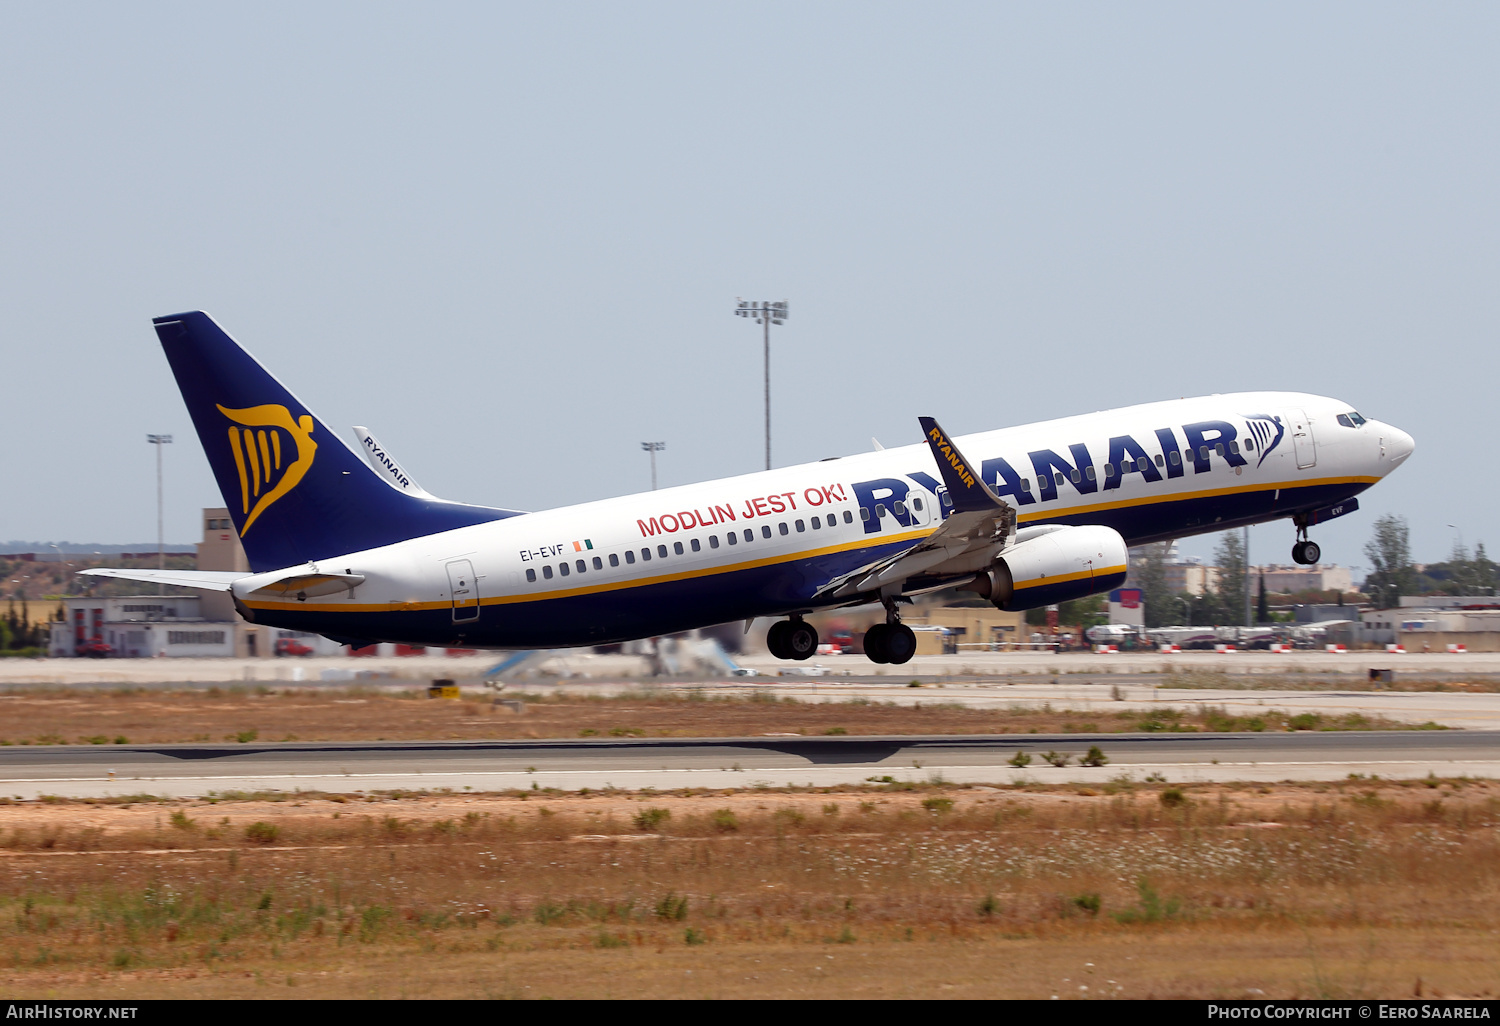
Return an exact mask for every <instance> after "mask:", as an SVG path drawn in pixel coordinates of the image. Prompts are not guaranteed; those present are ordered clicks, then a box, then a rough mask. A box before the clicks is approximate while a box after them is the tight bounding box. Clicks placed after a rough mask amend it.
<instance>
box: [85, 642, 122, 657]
mask: <svg viewBox="0 0 1500 1026" xmlns="http://www.w3.org/2000/svg"><path fill="white" fill-rule="evenodd" d="M77 654H78V655H81V656H88V657H89V658H90V659H106V658H108V657H109V656H112V655H114V654H115V650H114V646H112V645H106V644H105V643H104V642H102V641H90V642H88V643H86V644H83V645H79V646H78V649H77Z"/></svg>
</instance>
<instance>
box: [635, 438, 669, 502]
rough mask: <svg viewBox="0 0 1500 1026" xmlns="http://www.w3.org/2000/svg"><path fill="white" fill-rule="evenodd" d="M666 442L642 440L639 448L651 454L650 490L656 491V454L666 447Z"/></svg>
mask: <svg viewBox="0 0 1500 1026" xmlns="http://www.w3.org/2000/svg"><path fill="white" fill-rule="evenodd" d="M666 447H667V443H666V442H642V443H641V448H642V449H645V450H646V451H647V452H649V453H650V454H651V490H652V491H653V492H654V491H656V454H657V453H659V452H662V451H663V450H664V449H666Z"/></svg>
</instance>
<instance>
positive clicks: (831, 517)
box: [828, 512, 849, 527]
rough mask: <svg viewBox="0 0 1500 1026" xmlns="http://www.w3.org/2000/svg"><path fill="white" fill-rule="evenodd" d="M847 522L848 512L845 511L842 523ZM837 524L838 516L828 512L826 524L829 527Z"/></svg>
mask: <svg viewBox="0 0 1500 1026" xmlns="http://www.w3.org/2000/svg"><path fill="white" fill-rule="evenodd" d="M848 522H849V514H848V513H847V512H846V513H845V514H844V523H846V524H847V523H848ZM838 525H839V518H838V517H836V516H834V515H833V514H832V513H830V514H828V526H829V527H837V526H838Z"/></svg>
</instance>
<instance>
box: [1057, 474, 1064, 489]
mask: <svg viewBox="0 0 1500 1026" xmlns="http://www.w3.org/2000/svg"><path fill="white" fill-rule="evenodd" d="M1064 480H1065V478H1064V477H1063V476H1062V475H1061V474H1058V475H1057V487H1059V488H1061V487H1062V486H1063V481H1064Z"/></svg>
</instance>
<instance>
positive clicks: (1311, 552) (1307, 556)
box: [1302, 541, 1323, 566]
mask: <svg viewBox="0 0 1500 1026" xmlns="http://www.w3.org/2000/svg"><path fill="white" fill-rule="evenodd" d="M1302 558H1303V559H1304V561H1306V563H1307V565H1308V566H1311V565H1312V564H1314V563H1316V562H1317V561H1318V560H1320V559H1322V558H1323V550H1322V549H1321V548H1319V547H1318V543H1317V542H1315V541H1309V542H1303V543H1302Z"/></svg>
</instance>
